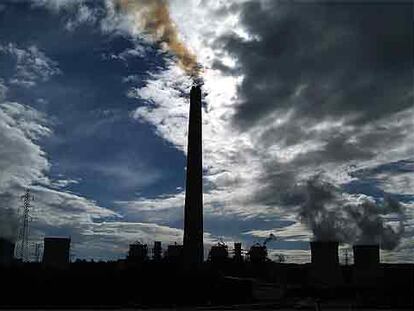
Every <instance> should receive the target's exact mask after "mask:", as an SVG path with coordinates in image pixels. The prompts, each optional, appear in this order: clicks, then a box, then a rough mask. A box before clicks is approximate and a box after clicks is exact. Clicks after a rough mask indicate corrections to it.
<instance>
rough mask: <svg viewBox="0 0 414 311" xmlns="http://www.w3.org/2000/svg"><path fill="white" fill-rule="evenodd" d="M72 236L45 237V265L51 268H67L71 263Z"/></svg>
mask: <svg viewBox="0 0 414 311" xmlns="http://www.w3.org/2000/svg"><path fill="white" fill-rule="evenodd" d="M69 254H70V238H67V237H45V238H44V246H43V261H42V262H43V265H44V266H46V267H50V268H66V267H67V266H68V265H69Z"/></svg>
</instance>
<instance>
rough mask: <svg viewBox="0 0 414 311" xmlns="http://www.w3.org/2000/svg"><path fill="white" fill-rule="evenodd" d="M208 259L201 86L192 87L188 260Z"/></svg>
mask: <svg viewBox="0 0 414 311" xmlns="http://www.w3.org/2000/svg"><path fill="white" fill-rule="evenodd" d="M203 260H204V246H203V165H202V123H201V86H199V85H196V86H193V87H192V88H191V93H190V117H189V126H188V149H187V177H186V192H185V207H184V261H185V264H186V266H187V267H197V266H199V265H200V264H201V263H202V262H203Z"/></svg>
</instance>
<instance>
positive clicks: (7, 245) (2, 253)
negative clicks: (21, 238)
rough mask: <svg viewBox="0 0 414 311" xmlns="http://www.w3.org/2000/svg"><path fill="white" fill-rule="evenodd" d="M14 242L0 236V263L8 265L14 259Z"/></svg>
mask: <svg viewBox="0 0 414 311" xmlns="http://www.w3.org/2000/svg"><path fill="white" fill-rule="evenodd" d="M13 254H14V243H13V242H11V241H9V240H7V239H5V238H0V265H3V266H7V265H10V264H11V263H12V262H13V260H14V256H13Z"/></svg>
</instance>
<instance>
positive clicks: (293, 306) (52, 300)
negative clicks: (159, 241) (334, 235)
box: [0, 261, 414, 310]
mask: <svg viewBox="0 0 414 311" xmlns="http://www.w3.org/2000/svg"><path fill="white" fill-rule="evenodd" d="M328 270H329V269H328ZM0 277H1V283H2V285H3V286H2V290H1V295H0V297H1V298H0V308H2V309H16V308H17V309H29V308H30V309H56V308H67V309H71V308H72V309H85V310H86V309H89V310H91V309H104V308H110V309H123V310H125V309H131V310H137V309H148V308H151V309H156V310H163V309H171V308H175V309H188V310H191V309H198V310H255V309H256V310H263V309H268V310H298V309H303V310H397V309H406V310H414V265H380V266H378V267H376V268H375V269H363V270H360V269H356V268H354V267H353V266H342V267H339V268H338V269H337V270H335V271H334V270H332V269H331V270H329V271H324V270H323V269H322V270H320V269H316V270H315V268H314V267H313V266H312V265H309V264H308V265H294V264H277V263H273V262H264V263H258V264H251V263H243V262H241V263H235V262H221V263H216V264H211V263H206V264H205V265H204V266H203V267H201V268H200V269H198V270H188V269H186V268H184V267H182V266H181V265H179V264H177V263H167V262H143V263H131V262H126V261H119V262H108V263H91V262H76V263H72V264H70V265H69V266H67V267H64V268H60V269H58V268H54V269H52V268H46V267H44V266H42V265H41V264H38V263H26V264H22V263H20V264H19V263H14V264H12V265H9V266H7V267H2V268H0Z"/></svg>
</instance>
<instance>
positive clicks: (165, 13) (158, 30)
mask: <svg viewBox="0 0 414 311" xmlns="http://www.w3.org/2000/svg"><path fill="white" fill-rule="evenodd" d="M113 1H114V2H115V4H116V5H117V7H118V8H119V9H120V11H121V12H123V13H126V14H128V15H130V16H131V17H132V19H133V23H134V27H135V29H136V30H138V31H140V32H142V33H144V34H147V35H149V36H150V37H151V38H152V40H154V41H155V42H157V43H159V44H160V45H161V47H162V48H163V49H164V50H166V51H170V52H171V53H173V54H174V55H175V56H176V57H177V61H178V65H179V66H180V67H181V68H182V69H183V70H184V71H185V72H186V73H187V74H189V75H190V76H191V77H193V78H195V79H197V78H198V77H199V76H200V71H201V67H200V66H199V64H198V63H197V57H196V56H195V55H194V54H193V53H192V52H191V51H190V50H189V49H188V48H187V47H186V46H185V44H184V42H182V41H181V40H180V38H179V35H178V31H177V27H176V26H175V24H174V22H173V20H172V19H171V16H170V13H169V9H168V3H167V0H113Z"/></svg>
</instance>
